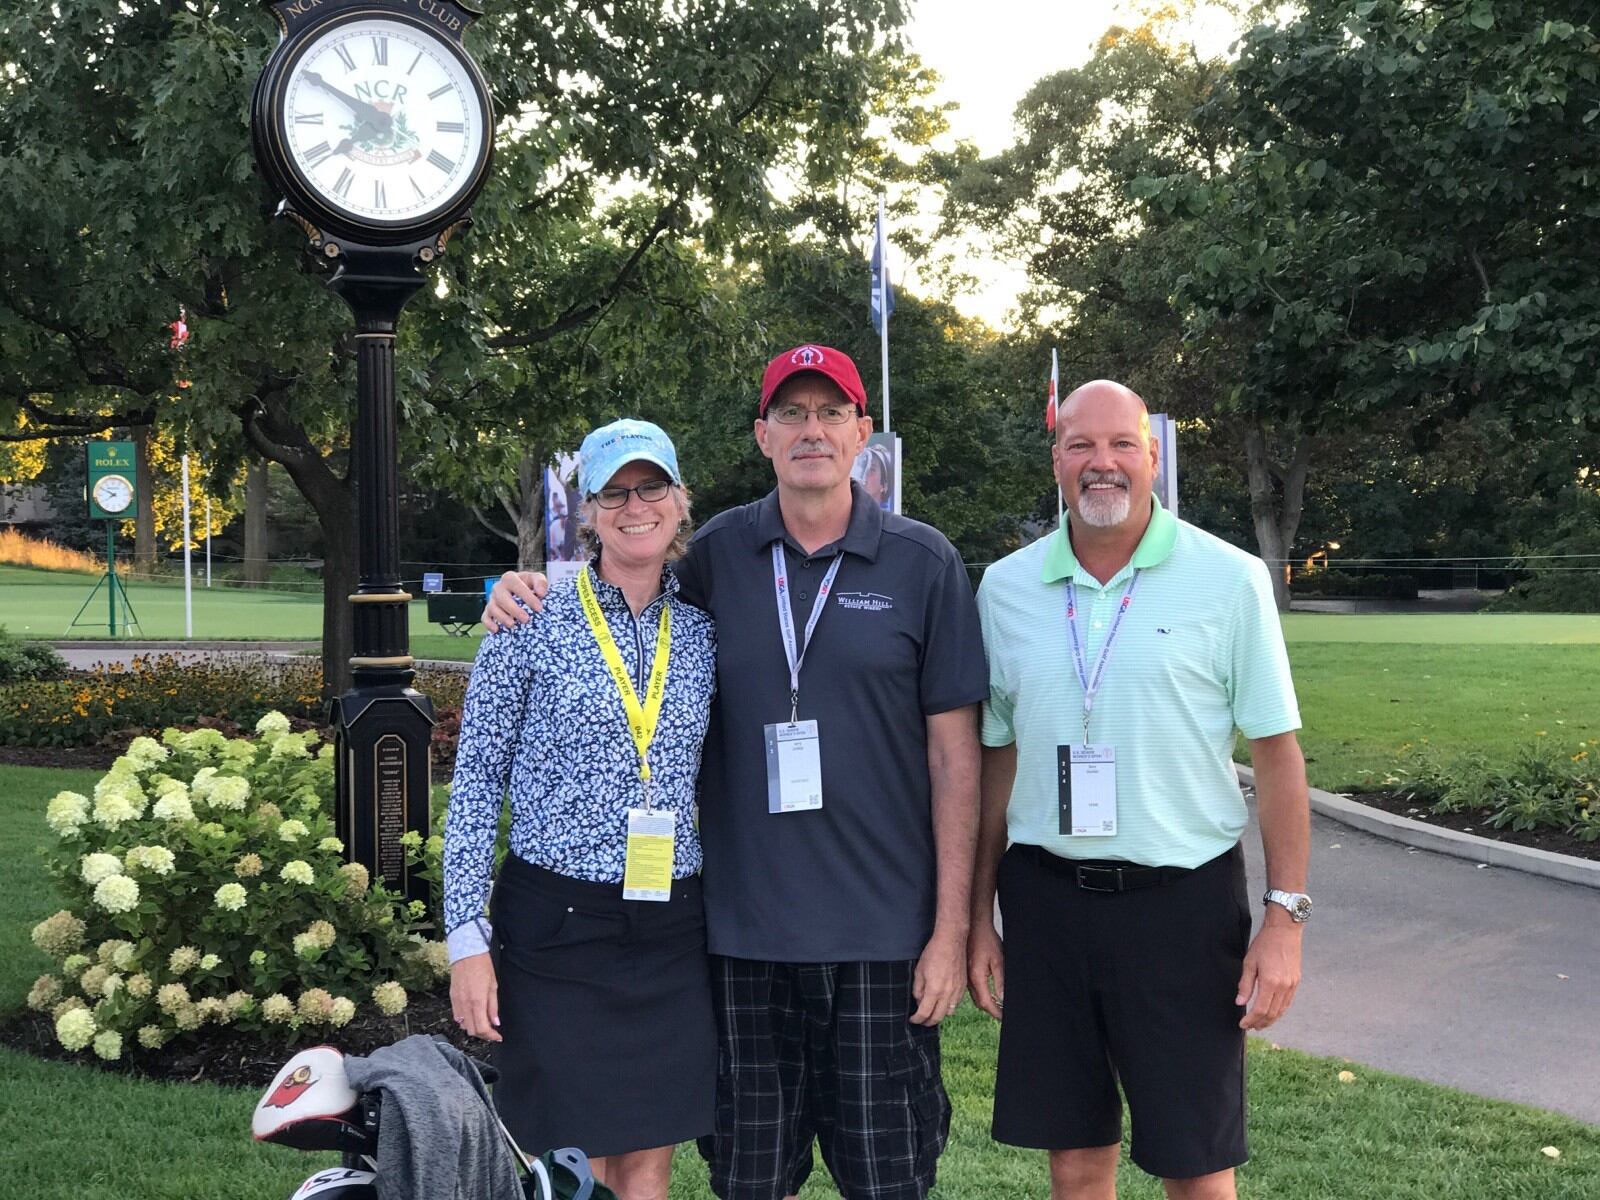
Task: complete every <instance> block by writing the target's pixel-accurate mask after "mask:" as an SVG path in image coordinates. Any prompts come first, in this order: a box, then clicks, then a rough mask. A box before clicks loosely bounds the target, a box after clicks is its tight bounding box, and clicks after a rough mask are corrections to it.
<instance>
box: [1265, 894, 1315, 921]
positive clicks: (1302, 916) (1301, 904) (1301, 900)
mask: <svg viewBox="0 0 1600 1200" xmlns="http://www.w3.org/2000/svg"><path fill="white" fill-rule="evenodd" d="M1261 903H1263V904H1279V905H1282V906H1283V907H1284V908H1286V909H1288V910H1289V917H1290V919H1292V920H1293V921H1294V923H1295V924H1296V925H1304V924H1305V923H1306V922H1307V921H1309V920H1310V919H1311V897H1310V896H1308V895H1306V894H1305V893H1304V892H1283V891H1279V890H1278V889H1277V888H1269V889H1267V894H1266V895H1264V896H1262V897H1261Z"/></svg>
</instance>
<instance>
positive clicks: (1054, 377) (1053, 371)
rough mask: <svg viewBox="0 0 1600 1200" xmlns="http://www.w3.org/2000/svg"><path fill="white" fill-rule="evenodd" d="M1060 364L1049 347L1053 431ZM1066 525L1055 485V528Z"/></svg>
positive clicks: (1064, 505) (1062, 499) (1063, 501)
mask: <svg viewBox="0 0 1600 1200" xmlns="http://www.w3.org/2000/svg"><path fill="white" fill-rule="evenodd" d="M1060 390H1061V364H1060V362H1059V361H1058V360H1057V359H1056V348H1055V347H1054V346H1051V347H1050V408H1051V412H1050V417H1051V420H1050V421H1049V422H1048V424H1049V426H1050V430H1051V432H1052V433H1053V432H1054V431H1055V415H1056V412H1057V411H1058V410H1059V409H1060V407H1061V397H1060V395H1059V394H1058V393H1059V392H1060ZM1066 524H1067V500H1066V497H1065V496H1063V495H1062V493H1061V485H1060V484H1059V483H1058V484H1056V528H1057V529H1064V528H1066Z"/></svg>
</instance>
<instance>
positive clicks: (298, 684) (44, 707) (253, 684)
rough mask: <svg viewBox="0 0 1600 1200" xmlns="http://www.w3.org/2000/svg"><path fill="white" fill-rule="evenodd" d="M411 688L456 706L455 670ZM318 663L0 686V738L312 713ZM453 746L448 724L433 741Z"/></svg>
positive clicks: (219, 665) (138, 662) (100, 673)
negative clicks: (272, 714)
mask: <svg viewBox="0 0 1600 1200" xmlns="http://www.w3.org/2000/svg"><path fill="white" fill-rule="evenodd" d="M418 687H419V688H421V689H422V690H423V691H425V692H426V693H427V694H428V695H430V696H431V697H433V698H434V700H435V703H436V704H438V705H439V706H440V707H441V709H444V708H451V709H455V710H459V708H460V705H461V703H462V696H463V694H464V692H465V689H466V675H465V673H458V672H453V671H441V670H436V671H430V672H420V673H419V675H418ZM321 693H322V664H321V663H320V662H319V661H318V660H316V659H314V658H296V659H287V660H285V659H271V658H267V657H265V656H247V655H230V656H228V657H226V658H223V657H214V658H208V659H204V660H202V661H198V662H196V661H193V660H185V659H182V658H178V657H175V656H173V655H162V656H159V657H138V658H135V659H134V660H133V662H132V664H130V665H126V666H125V665H123V664H120V663H117V664H112V665H110V666H102V667H100V668H98V669H96V670H95V671H93V672H91V673H88V674H85V675H81V676H79V677H77V678H74V679H67V680H62V681H60V682H52V683H37V682H35V683H27V684H14V685H12V686H10V687H0V746H8V745H9V746H91V745H95V744H97V743H99V742H102V741H104V740H105V739H106V737H107V736H108V735H111V734H118V733H127V732H129V731H136V732H139V733H155V732H156V731H158V730H161V729H164V728H166V727H167V726H170V725H194V724H204V723H207V722H212V723H215V722H219V721H230V722H234V723H236V724H238V725H241V726H251V725H254V724H255V723H256V722H257V721H258V720H260V719H261V717H262V715H263V714H265V713H268V712H281V713H284V714H286V715H288V716H292V717H301V718H305V719H308V720H320V719H322V716H323V705H322V698H321ZM435 742H436V747H437V749H438V750H439V752H440V754H441V755H443V756H446V757H448V756H453V755H454V753H455V738H454V726H453V725H452V726H450V727H448V728H446V729H445V730H444V731H442V732H441V734H440V735H439V736H438V737H437V738H436V739H435Z"/></svg>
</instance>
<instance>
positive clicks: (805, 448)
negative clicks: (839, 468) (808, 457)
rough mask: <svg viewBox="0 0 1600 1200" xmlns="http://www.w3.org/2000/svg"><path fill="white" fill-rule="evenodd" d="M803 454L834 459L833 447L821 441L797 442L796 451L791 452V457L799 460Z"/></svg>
mask: <svg viewBox="0 0 1600 1200" xmlns="http://www.w3.org/2000/svg"><path fill="white" fill-rule="evenodd" d="M802 454H823V455H826V456H827V457H829V458H832V457H833V447H832V446H830V445H829V444H828V443H827V442H825V441H822V440H821V439H813V440H811V441H808V442H796V443H795V446H794V449H793V450H790V451H789V457H790V458H799V457H800V456H801V455H802Z"/></svg>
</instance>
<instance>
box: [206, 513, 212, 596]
mask: <svg viewBox="0 0 1600 1200" xmlns="http://www.w3.org/2000/svg"><path fill="white" fill-rule="evenodd" d="M206 586H207V587H210V586H211V496H210V495H209V494H207V496H206Z"/></svg>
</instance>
